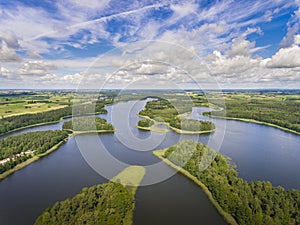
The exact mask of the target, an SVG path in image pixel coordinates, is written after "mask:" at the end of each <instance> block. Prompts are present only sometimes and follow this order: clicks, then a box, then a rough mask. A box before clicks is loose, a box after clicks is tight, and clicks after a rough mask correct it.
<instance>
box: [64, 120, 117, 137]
mask: <svg viewBox="0 0 300 225" xmlns="http://www.w3.org/2000/svg"><path fill="white" fill-rule="evenodd" d="M62 129H63V130H65V131H68V132H71V133H74V134H82V133H94V132H97V133H112V132H114V127H113V125H111V124H110V123H108V122H107V121H106V119H104V118H99V117H78V118H73V119H72V120H70V121H67V122H64V124H63V126H62Z"/></svg>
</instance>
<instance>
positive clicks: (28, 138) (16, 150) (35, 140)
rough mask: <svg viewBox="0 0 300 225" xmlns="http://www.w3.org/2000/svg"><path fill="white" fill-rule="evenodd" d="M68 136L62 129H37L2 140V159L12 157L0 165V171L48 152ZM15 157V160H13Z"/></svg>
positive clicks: (0, 158) (0, 143) (0, 157)
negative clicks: (27, 152)
mask: <svg viewBox="0 0 300 225" xmlns="http://www.w3.org/2000/svg"><path fill="white" fill-rule="evenodd" d="M67 137H68V134H67V132H65V131H60V130H50V131H36V132H29V133H25V134H20V135H16V136H12V137H8V138H5V139H3V140H0V160H3V159H7V158H10V159H11V160H10V161H8V162H6V163H5V164H1V165H0V173H3V172H5V171H7V170H9V169H11V168H13V167H14V166H16V165H17V164H19V163H21V162H24V161H26V160H27V159H29V158H31V157H33V155H38V154H41V153H44V152H46V151H47V150H49V149H50V148H52V147H53V146H54V145H56V144H58V143H59V142H61V141H62V140H64V139H65V138H67ZM28 150H30V151H32V152H34V153H32V154H26V155H25V154H23V155H20V156H19V157H16V155H17V154H20V153H24V152H26V151H28ZM12 158H14V159H15V160H12Z"/></svg>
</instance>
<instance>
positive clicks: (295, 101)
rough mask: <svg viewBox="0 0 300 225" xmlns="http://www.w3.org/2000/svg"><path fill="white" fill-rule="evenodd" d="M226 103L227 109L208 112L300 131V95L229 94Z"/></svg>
mask: <svg viewBox="0 0 300 225" xmlns="http://www.w3.org/2000/svg"><path fill="white" fill-rule="evenodd" d="M225 104H226V111H225V110H223V111H212V112H209V113H206V114H208V115H213V116H227V117H231V118H244V119H253V120H257V121H261V122H265V123H271V124H274V125H278V126H281V127H285V128H288V129H291V130H294V131H297V132H300V120H299V118H300V110H299V109H300V96H298V97H290V96H281V95H275V96H266V97H255V96H250V95H249V96H248V97H243V98H239V96H238V95H237V96H235V95H232V96H231V95H227V96H226V100H225Z"/></svg>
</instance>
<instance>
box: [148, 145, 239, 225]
mask: <svg viewBox="0 0 300 225" xmlns="http://www.w3.org/2000/svg"><path fill="white" fill-rule="evenodd" d="M166 150H167V148H166V149H162V150H155V151H153V152H152V153H153V154H154V155H155V156H156V157H158V158H159V159H161V160H162V161H163V162H165V163H166V164H167V165H169V166H170V167H172V168H173V169H175V170H177V171H178V172H180V173H181V174H183V175H184V176H186V177H187V178H188V179H190V180H191V181H193V182H194V183H195V184H196V185H198V186H199V187H200V188H201V189H202V191H203V192H204V193H205V195H206V196H207V197H208V199H209V200H210V202H211V203H212V204H213V206H214V207H215V209H216V210H217V212H218V213H219V214H220V215H221V216H222V217H223V219H224V220H225V222H226V223H228V224H230V225H238V224H237V222H236V221H235V219H234V218H233V217H232V216H231V215H230V214H229V213H227V212H225V211H224V210H223V208H222V207H221V206H220V205H219V203H218V202H217V201H216V200H215V199H214V197H213V196H212V193H211V192H210V191H209V189H208V188H207V187H206V186H205V185H204V184H203V183H202V182H201V181H200V180H198V179H197V178H196V177H195V176H193V175H192V174H190V173H189V172H188V171H187V170H185V169H183V168H181V167H179V166H177V165H175V164H174V163H172V162H171V161H170V160H168V159H166V158H164V157H163V154H164V152H165V151H166Z"/></svg>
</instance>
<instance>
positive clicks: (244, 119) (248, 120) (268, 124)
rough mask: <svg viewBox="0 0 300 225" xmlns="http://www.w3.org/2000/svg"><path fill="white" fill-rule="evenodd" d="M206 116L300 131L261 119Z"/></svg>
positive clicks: (295, 132)
mask: <svg viewBox="0 0 300 225" xmlns="http://www.w3.org/2000/svg"><path fill="white" fill-rule="evenodd" d="M208 117H212V118H217V119H224V120H236V121H242V122H247V123H256V124H260V125H266V126H269V127H274V128H277V129H280V130H283V131H287V132H289V133H293V134H297V135H300V132H297V131H295V130H291V129H289V128H285V127H281V126H279V125H276V124H272V123H267V122H262V121H259V120H254V119H246V118H236V117H226V116H213V115H209V116H208Z"/></svg>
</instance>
